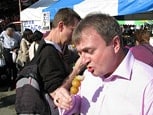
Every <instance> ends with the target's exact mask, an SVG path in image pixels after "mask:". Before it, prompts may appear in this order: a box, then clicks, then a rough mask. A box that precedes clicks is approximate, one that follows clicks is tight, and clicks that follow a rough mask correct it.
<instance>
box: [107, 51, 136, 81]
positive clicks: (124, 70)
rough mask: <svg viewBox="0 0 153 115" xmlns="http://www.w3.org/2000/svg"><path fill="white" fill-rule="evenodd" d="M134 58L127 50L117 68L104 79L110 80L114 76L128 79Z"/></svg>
mask: <svg viewBox="0 0 153 115" xmlns="http://www.w3.org/2000/svg"><path fill="white" fill-rule="evenodd" d="M134 60H135V58H134V56H133V55H132V53H131V51H130V50H129V51H128V53H127V55H126V56H125V58H124V59H123V61H122V62H121V63H120V65H119V66H118V67H117V69H116V70H115V71H114V72H113V73H112V75H111V76H110V77H108V78H106V79H105V80H104V81H112V80H113V78H114V77H120V78H124V79H130V78H131V73H132V68H133V64H134Z"/></svg>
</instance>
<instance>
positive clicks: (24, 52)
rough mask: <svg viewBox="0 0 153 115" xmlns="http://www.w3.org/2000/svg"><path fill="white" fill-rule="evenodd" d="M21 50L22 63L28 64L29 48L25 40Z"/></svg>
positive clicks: (22, 42)
mask: <svg viewBox="0 0 153 115" xmlns="http://www.w3.org/2000/svg"><path fill="white" fill-rule="evenodd" d="M20 49H21V53H22V61H23V62H27V61H28V60H29V46H28V45H27V43H26V41H25V40H22V41H21V45H20Z"/></svg>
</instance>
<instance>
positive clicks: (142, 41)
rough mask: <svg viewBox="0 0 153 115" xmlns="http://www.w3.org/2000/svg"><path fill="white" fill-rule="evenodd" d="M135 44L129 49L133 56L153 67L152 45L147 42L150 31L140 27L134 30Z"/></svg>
mask: <svg viewBox="0 0 153 115" xmlns="http://www.w3.org/2000/svg"><path fill="white" fill-rule="evenodd" d="M135 38H136V45H135V46H134V47H131V48H130V50H131V52H132V53H133V55H134V57H135V58H137V59H138V60H141V61H143V62H145V63H146V64H149V65H150V66H152V67H153V47H152V46H151V45H150V44H149V40H150V32H149V31H148V30H145V29H140V30H137V31H136V32H135Z"/></svg>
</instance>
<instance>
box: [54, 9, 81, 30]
mask: <svg viewBox="0 0 153 115" xmlns="http://www.w3.org/2000/svg"><path fill="white" fill-rule="evenodd" d="M75 19H78V20H81V17H80V16H79V15H78V14H77V13H76V12H75V11H74V10H73V9H71V8H62V9H59V11H58V12H57V13H56V15H55V17H54V19H53V22H52V28H55V27H57V24H58V23H59V22H60V21H63V22H64V25H66V26H69V25H73V24H74V22H75Z"/></svg>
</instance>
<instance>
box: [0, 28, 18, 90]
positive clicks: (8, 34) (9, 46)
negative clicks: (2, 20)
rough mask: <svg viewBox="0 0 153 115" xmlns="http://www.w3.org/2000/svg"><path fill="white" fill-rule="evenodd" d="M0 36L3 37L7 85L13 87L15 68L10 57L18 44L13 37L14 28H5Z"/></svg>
mask: <svg viewBox="0 0 153 115" xmlns="http://www.w3.org/2000/svg"><path fill="white" fill-rule="evenodd" d="M0 37H1V39H3V47H4V58H5V61H6V66H5V70H6V75H7V77H8V86H9V89H10V88H11V89H14V88H15V86H14V85H15V79H16V76H17V69H16V65H15V63H14V62H13V59H12V53H13V52H15V53H16V52H17V50H18V48H19V44H18V41H17V40H16V39H15V38H14V29H13V28H11V27H8V28H6V30H5V31H3V32H2V33H1V35H0Z"/></svg>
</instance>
